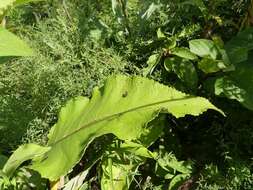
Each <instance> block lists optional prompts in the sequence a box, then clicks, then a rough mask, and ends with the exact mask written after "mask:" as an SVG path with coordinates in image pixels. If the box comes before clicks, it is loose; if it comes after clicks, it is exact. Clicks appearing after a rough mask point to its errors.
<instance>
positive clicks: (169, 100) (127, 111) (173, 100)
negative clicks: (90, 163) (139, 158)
mask: <svg viewBox="0 0 253 190" xmlns="http://www.w3.org/2000/svg"><path fill="white" fill-rule="evenodd" d="M194 98H196V97H195V96H185V97H183V98H176V99H167V100H162V101H158V102H154V103H150V104H145V105H141V106H137V107H133V108H130V109H127V110H125V111H122V112H119V113H115V114H112V115H108V116H105V117H103V118H101V119H97V120H93V121H91V122H89V123H87V124H85V125H82V126H81V127H79V128H78V129H76V130H74V131H73V132H71V133H70V134H68V135H65V136H63V137H62V138H61V139H59V140H58V141H56V142H54V143H53V144H51V145H49V146H54V145H56V144H58V143H60V142H62V141H63V140H65V139H67V138H69V137H71V136H72V135H75V134H76V133H78V132H80V131H82V130H83V129H85V128H87V127H91V126H93V125H95V124H97V123H100V122H103V121H106V120H110V119H114V117H117V116H121V115H124V114H126V113H129V112H134V111H136V110H139V109H144V108H147V107H151V106H155V105H159V104H164V103H168V102H176V101H182V100H186V99H194Z"/></svg>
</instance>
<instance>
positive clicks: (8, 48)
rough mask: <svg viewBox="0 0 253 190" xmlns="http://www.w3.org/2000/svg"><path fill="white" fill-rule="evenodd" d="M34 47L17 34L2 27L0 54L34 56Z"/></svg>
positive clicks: (0, 29)
mask: <svg viewBox="0 0 253 190" xmlns="http://www.w3.org/2000/svg"><path fill="white" fill-rule="evenodd" d="M32 55H33V51H32V49H31V48H30V47H29V46H28V45H27V44H26V43H25V42H24V41H22V40H21V39H19V38H18V37H17V36H15V35H14V34H12V33H11V32H9V31H8V30H6V29H4V28H2V27H0V56H32Z"/></svg>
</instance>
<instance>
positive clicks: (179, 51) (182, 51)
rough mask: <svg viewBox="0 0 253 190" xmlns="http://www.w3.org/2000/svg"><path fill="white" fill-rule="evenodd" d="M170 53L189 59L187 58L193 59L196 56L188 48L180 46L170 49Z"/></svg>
mask: <svg viewBox="0 0 253 190" xmlns="http://www.w3.org/2000/svg"><path fill="white" fill-rule="evenodd" d="M171 54H173V55H177V56H178V57H181V58H185V59H189V60H195V59H197V58H198V57H197V56H196V55H195V54H194V53H192V52H191V51H190V50H189V49H188V48H185V47H181V48H177V47H176V48H173V49H172V50H171Z"/></svg>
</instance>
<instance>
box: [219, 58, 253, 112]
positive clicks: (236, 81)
mask: <svg viewBox="0 0 253 190" xmlns="http://www.w3.org/2000/svg"><path fill="white" fill-rule="evenodd" d="M252 61H253V59H251V60H249V61H248V62H243V63H240V64H238V65H236V70H235V71H234V72H232V73H231V74H230V75H227V76H224V77H222V78H219V79H217V80H216V82H215V94H216V95H224V96H226V97H227V98H229V99H235V100H237V101H238V102H240V103H242V105H244V106H245V107H246V108H248V109H251V110H253V65H252Z"/></svg>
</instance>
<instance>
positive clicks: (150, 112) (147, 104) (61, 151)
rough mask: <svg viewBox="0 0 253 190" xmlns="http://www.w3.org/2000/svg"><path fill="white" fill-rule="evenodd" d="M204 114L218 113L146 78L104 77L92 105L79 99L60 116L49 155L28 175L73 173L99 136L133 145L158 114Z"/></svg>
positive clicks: (197, 99)
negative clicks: (205, 112)
mask: <svg viewBox="0 0 253 190" xmlns="http://www.w3.org/2000/svg"><path fill="white" fill-rule="evenodd" d="M207 109H214V110H217V111H220V110H219V109H217V108H216V107H215V106H213V105H212V104H211V103H210V102H209V101H208V100H206V99H205V98H201V97H192V96H189V95H187V94H184V93H182V92H179V91H177V90H175V89H173V88H170V87H167V86H164V85H162V84H159V83H157V82H155V81H152V80H149V79H146V78H142V77H126V76H122V75H118V76H114V77H113V76H112V77H109V79H108V80H107V82H106V83H105V86H104V87H103V88H101V89H100V90H99V89H94V92H93V96H92V98H91V99H88V98H84V97H78V98H76V99H73V100H71V101H70V102H69V103H68V104H67V105H66V106H65V107H64V108H63V109H62V110H61V112H60V116H59V121H58V123H57V124H56V125H55V126H54V127H53V128H52V130H51V131H50V134H49V142H48V146H50V147H51V149H50V151H48V152H47V154H46V157H45V159H42V160H41V161H37V162H34V164H33V165H32V169H34V170H37V171H39V172H40V173H41V175H42V176H43V177H46V178H49V179H50V180H56V179H58V178H59V177H60V176H61V175H65V174H66V173H67V172H68V171H69V170H71V169H72V167H73V166H74V165H75V164H76V163H77V162H78V161H79V160H80V158H81V157H82V155H83V152H84V150H85V149H86V148H87V146H88V144H89V143H90V142H91V141H92V140H93V139H94V138H96V137H98V136H101V135H104V134H108V133H112V134H114V135H116V136H117V137H118V138H119V139H122V140H133V139H137V138H138V137H139V136H140V135H141V132H142V131H143V127H145V125H146V124H147V123H148V122H150V121H151V120H153V119H154V118H155V117H156V116H157V114H158V113H159V111H161V110H163V111H167V112H169V113H171V114H173V115H174V116H175V117H177V118H179V117H183V116H185V115H186V114H190V115H194V116H197V115H199V114H201V113H202V112H204V111H206V110H207ZM220 112H221V113H222V111H220Z"/></svg>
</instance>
